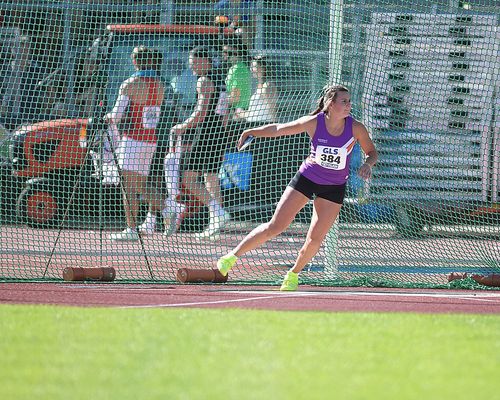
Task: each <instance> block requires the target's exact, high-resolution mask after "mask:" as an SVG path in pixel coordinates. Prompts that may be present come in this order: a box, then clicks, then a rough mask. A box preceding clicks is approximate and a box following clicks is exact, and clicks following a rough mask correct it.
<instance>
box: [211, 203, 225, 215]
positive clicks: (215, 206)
mask: <svg viewBox="0 0 500 400" xmlns="http://www.w3.org/2000/svg"><path fill="white" fill-rule="evenodd" d="M208 211H209V212H210V215H212V216H214V217H218V216H220V215H224V209H223V208H222V206H221V205H220V204H219V203H218V202H217V200H215V199H211V200H210V201H209V202H208Z"/></svg>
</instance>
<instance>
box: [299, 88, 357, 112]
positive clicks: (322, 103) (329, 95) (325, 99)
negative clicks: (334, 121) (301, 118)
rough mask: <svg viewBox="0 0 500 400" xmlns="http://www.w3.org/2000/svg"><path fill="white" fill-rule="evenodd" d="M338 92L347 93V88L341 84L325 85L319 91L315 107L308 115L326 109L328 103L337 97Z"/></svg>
mask: <svg viewBox="0 0 500 400" xmlns="http://www.w3.org/2000/svg"><path fill="white" fill-rule="evenodd" d="M338 92H347V93H349V89H347V88H346V87H345V86H342V85H334V86H325V87H324V88H323V91H322V92H321V97H320V98H319V99H318V105H317V106H316V109H315V110H314V111H313V112H312V113H311V114H309V115H316V114H319V113H320V112H322V111H326V110H327V109H328V106H329V105H330V103H331V102H332V101H335V99H336V98H337V93H338Z"/></svg>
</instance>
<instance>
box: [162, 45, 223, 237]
mask: <svg viewBox="0 0 500 400" xmlns="http://www.w3.org/2000/svg"><path fill="white" fill-rule="evenodd" d="M189 65H190V67H191V69H192V70H193V72H194V73H195V74H196V75H197V76H198V81H197V85H196V92H197V101H196V107H195V109H194V111H193V113H192V114H191V115H190V116H189V117H188V118H186V119H185V120H184V121H183V122H181V123H179V124H177V125H175V126H174V127H173V128H172V130H171V132H172V134H173V135H177V136H181V137H182V136H184V135H186V133H188V132H190V131H192V130H193V129H196V130H197V140H196V142H195V143H194V144H193V146H192V148H191V149H190V150H189V151H187V152H184V153H183V155H182V160H181V171H182V183H183V185H184V187H185V188H186V189H187V190H189V191H190V192H191V194H192V195H193V196H194V197H195V198H196V199H198V200H199V201H200V202H201V203H203V204H204V205H206V206H207V207H208V210H209V213H210V222H209V224H208V226H207V228H206V229H205V230H204V231H203V232H201V233H199V234H197V238H199V239H204V238H210V237H211V236H213V235H215V234H217V233H218V232H219V230H220V228H221V227H222V226H223V225H224V224H225V223H226V222H228V221H229V220H230V215H229V213H227V212H226V211H225V210H224V208H223V204H222V195H221V190H220V182H219V177H218V174H219V170H220V167H221V164H222V158H223V156H224V152H225V150H226V149H227V147H228V145H229V144H228V140H227V138H226V137H225V129H224V126H223V119H222V117H221V115H220V114H218V113H217V112H216V109H217V105H218V103H219V100H220V93H221V88H220V81H219V79H218V78H217V76H216V73H215V72H214V68H213V64H212V57H211V54H210V52H209V50H208V49H207V48H205V47H195V48H193V49H192V50H191V51H190V52H189ZM201 179H203V181H201Z"/></svg>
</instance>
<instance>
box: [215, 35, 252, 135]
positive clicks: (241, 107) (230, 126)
mask: <svg viewBox="0 0 500 400" xmlns="http://www.w3.org/2000/svg"><path fill="white" fill-rule="evenodd" d="M222 55H223V60H224V62H225V63H227V64H228V65H230V67H229V70H228V71H227V76H226V79H225V86H226V95H227V107H228V109H227V111H226V112H225V117H224V119H225V125H226V126H227V130H228V132H229V134H230V135H235V134H238V133H239V132H241V119H239V118H238V117H237V115H238V114H240V113H242V112H245V111H247V110H248V107H249V105H250V97H251V96H252V73H251V72H250V68H249V67H248V65H247V61H248V52H247V49H246V47H245V46H244V45H243V43H241V41H240V40H238V39H235V40H233V41H232V42H230V43H227V44H226V45H224V47H223V50H222ZM235 117H236V118H235Z"/></svg>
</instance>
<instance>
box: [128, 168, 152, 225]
mask: <svg viewBox="0 0 500 400" xmlns="http://www.w3.org/2000/svg"><path fill="white" fill-rule="evenodd" d="M122 179H123V187H124V190H125V193H124V194H123V204H124V209H125V217H126V219H127V226H128V227H129V228H134V229H135V228H136V227H137V214H138V212H139V199H138V198H137V195H138V194H142V195H143V196H144V197H145V198H146V201H147V202H148V203H149V204H150V206H151V210H152V211H153V212H156V211H159V210H160V209H161V198H160V196H159V194H158V193H157V192H156V190H153V189H148V187H147V182H148V177H147V176H144V175H141V174H138V173H137V172H131V171H123V170H122Z"/></svg>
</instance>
